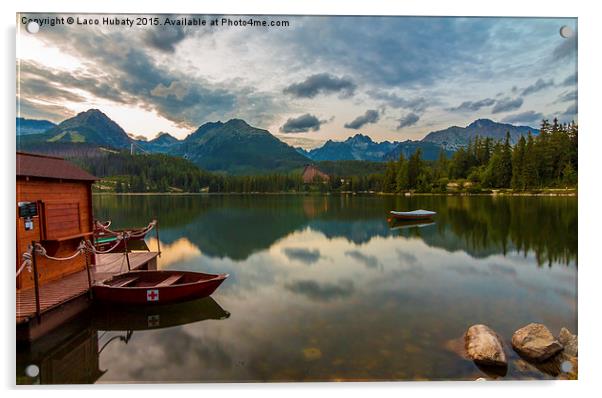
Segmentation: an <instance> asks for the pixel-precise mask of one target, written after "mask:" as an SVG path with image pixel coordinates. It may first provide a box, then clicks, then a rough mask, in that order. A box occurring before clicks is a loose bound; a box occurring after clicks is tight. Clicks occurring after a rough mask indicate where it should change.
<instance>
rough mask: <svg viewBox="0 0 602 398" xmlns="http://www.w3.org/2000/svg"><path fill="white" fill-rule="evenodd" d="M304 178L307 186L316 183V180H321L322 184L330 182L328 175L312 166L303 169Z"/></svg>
mask: <svg viewBox="0 0 602 398" xmlns="http://www.w3.org/2000/svg"><path fill="white" fill-rule="evenodd" d="M302 177H303V183H305V184H310V183H312V182H315V181H316V180H320V181H322V182H327V181H329V180H330V176H329V175H328V174H326V173H324V172H322V171H321V170H320V169H318V168H317V167H316V166H314V165H312V164H308V165H306V166H305V169H303V174H302Z"/></svg>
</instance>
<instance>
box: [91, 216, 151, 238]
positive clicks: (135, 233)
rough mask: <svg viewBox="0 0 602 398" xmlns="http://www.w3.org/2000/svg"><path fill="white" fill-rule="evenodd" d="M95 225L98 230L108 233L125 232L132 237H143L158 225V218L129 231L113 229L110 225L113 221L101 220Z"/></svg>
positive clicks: (118, 233) (117, 234) (116, 234)
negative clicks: (142, 226)
mask: <svg viewBox="0 0 602 398" xmlns="http://www.w3.org/2000/svg"><path fill="white" fill-rule="evenodd" d="M95 225H96V229H97V230H99V231H102V232H104V233H107V234H110V235H114V236H119V235H120V234H123V233H129V235H130V237H132V238H140V237H143V236H144V235H146V234H147V233H149V232H150V231H151V230H152V229H153V228H154V227H155V226H156V225H157V220H152V221H151V222H150V223H148V225H147V226H146V227H144V228H140V229H134V230H129V231H113V230H111V229H109V226H110V225H111V221H106V222H104V223H102V222H100V221H96V224H95Z"/></svg>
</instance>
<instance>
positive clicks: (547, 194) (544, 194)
mask: <svg viewBox="0 0 602 398" xmlns="http://www.w3.org/2000/svg"><path fill="white" fill-rule="evenodd" d="M559 191H560V192H538V193H533V192H495V191H494V192H490V193H470V192H441V193H431V192H427V193H423V192H420V193H418V192H414V193H410V192H405V193H387V192H92V195H93V196H94V195H96V196H103V195H106V196H243V195H255V196H270V195H274V196H280V195H282V196H287V195H299V196H334V195H370V196H403V197H411V196H539V197H577V196H578V195H577V191H576V190H564V189H560V190H559Z"/></svg>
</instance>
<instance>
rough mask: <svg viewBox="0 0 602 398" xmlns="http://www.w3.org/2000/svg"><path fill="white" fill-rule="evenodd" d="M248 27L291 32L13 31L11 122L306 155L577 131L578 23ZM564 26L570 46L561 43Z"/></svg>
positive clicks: (340, 21) (435, 21)
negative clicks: (497, 130) (84, 118)
mask: <svg viewBox="0 0 602 398" xmlns="http://www.w3.org/2000/svg"><path fill="white" fill-rule="evenodd" d="M61 16H64V17H65V18H66V17H67V15H61ZM21 17H27V18H43V17H46V15H35V14H27V15H21ZM73 17H77V15H73ZM82 17H84V16H80V18H82ZM85 17H88V18H90V17H91V18H99V19H100V20H101V21H102V18H104V17H110V18H111V19H113V18H115V17H117V18H120V19H122V18H125V17H126V16H125V15H121V16H120V15H97V16H90V15H87V16H85ZM129 17H130V18H133V17H134V16H132V15H130V16H129ZM166 17H168V16H166V15H161V16H159V21H160V23H161V24H163V23H164V21H165V18H166ZM196 17H197V18H202V19H205V20H207V21H210V20H211V19H214V18H221V17H217V16H196ZM170 18H171V19H172V20H174V19H178V18H179V16H171V17H170ZM229 18H230V19H232V20H238V19H240V17H234V16H231V17H229ZM247 18H248V17H247ZM255 19H256V20H266V21H268V24H269V23H270V22H271V21H288V23H289V26H286V27H282V26H281V27H272V26H268V27H248V26H247V27H240V26H217V27H213V26H186V27H177V26H165V25H161V26H153V27H137V26H133V27H128V26H106V25H104V26H103V25H102V24H101V25H99V26H81V25H79V26H78V25H76V24H73V25H57V26H54V27H50V26H44V25H43V26H42V27H41V29H40V31H39V32H38V33H36V34H30V33H28V32H27V31H26V30H25V29H24V25H22V24H21V22H22V21H21V18H19V20H18V21H17V22H18V30H17V67H18V76H17V79H18V87H17V104H18V108H17V111H18V113H19V116H22V117H26V118H36V119H49V120H52V121H54V122H60V121H61V120H64V119H65V118H67V117H71V116H74V115H75V114H77V113H78V112H81V111H84V110H87V109H89V108H98V109H100V110H102V111H103V112H104V113H106V114H107V115H108V116H109V117H111V118H112V119H113V120H115V121H116V122H117V123H119V124H120V125H121V126H122V127H123V128H124V129H125V130H126V131H127V132H128V133H131V134H135V135H143V136H146V137H148V138H152V137H154V136H155V135H156V134H157V132H159V131H166V132H169V133H171V134H173V135H174V136H176V137H178V138H184V137H185V136H186V135H187V134H189V133H190V132H192V131H193V130H194V129H196V128H197V127H198V126H199V125H201V124H203V123H206V122H209V121H216V120H221V121H226V120H229V119H231V118H242V119H244V120H246V121H247V122H248V123H249V124H251V125H253V126H256V127H260V128H265V129H268V130H269V131H270V132H271V133H273V134H275V135H277V136H278V137H280V138H282V139H284V140H285V141H288V142H289V143H293V144H295V145H302V146H305V147H312V146H316V145H318V144H320V143H321V142H324V141H325V140H327V139H335V140H342V139H345V138H346V137H348V136H351V135H354V134H356V133H357V132H362V133H364V134H367V135H370V136H371V137H372V138H373V139H374V140H376V141H381V140H385V139H387V140H405V139H420V138H422V137H423V136H424V135H426V134H427V133H428V132H430V131H433V130H437V129H441V128H446V127H448V126H450V125H459V126H465V125H467V124H469V123H470V122H472V121H473V120H475V119H477V118H491V119H493V120H496V121H502V122H508V123H513V124H525V125H531V126H537V125H538V124H539V121H540V120H541V119H542V118H544V117H545V118H553V117H554V116H557V117H558V118H559V119H561V121H570V120H572V119H576V114H577V44H576V43H577V22H576V20H575V19H551V18H432V17H317V16H312V17H291V16H286V17H285V16H283V17H277V16H263V17H255ZM562 26H568V27H570V28H571V29H572V30H573V32H574V34H573V35H572V36H571V37H569V38H563V37H562V36H561V35H560V33H559V30H560V28H561V27H562Z"/></svg>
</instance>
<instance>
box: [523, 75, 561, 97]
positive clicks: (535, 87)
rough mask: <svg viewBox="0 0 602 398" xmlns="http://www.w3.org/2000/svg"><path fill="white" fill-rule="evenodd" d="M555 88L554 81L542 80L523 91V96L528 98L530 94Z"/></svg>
mask: <svg viewBox="0 0 602 398" xmlns="http://www.w3.org/2000/svg"><path fill="white" fill-rule="evenodd" d="M553 86H554V80H553V79H550V80H547V81H546V80H543V79H542V78H539V79H537V81H536V82H535V83H533V84H532V85H530V86H528V87H526V88H525V89H524V90H523V93H522V95H523V96H526V95H529V94H533V93H536V92H538V91H541V90H544V89H546V88H548V87H553Z"/></svg>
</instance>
